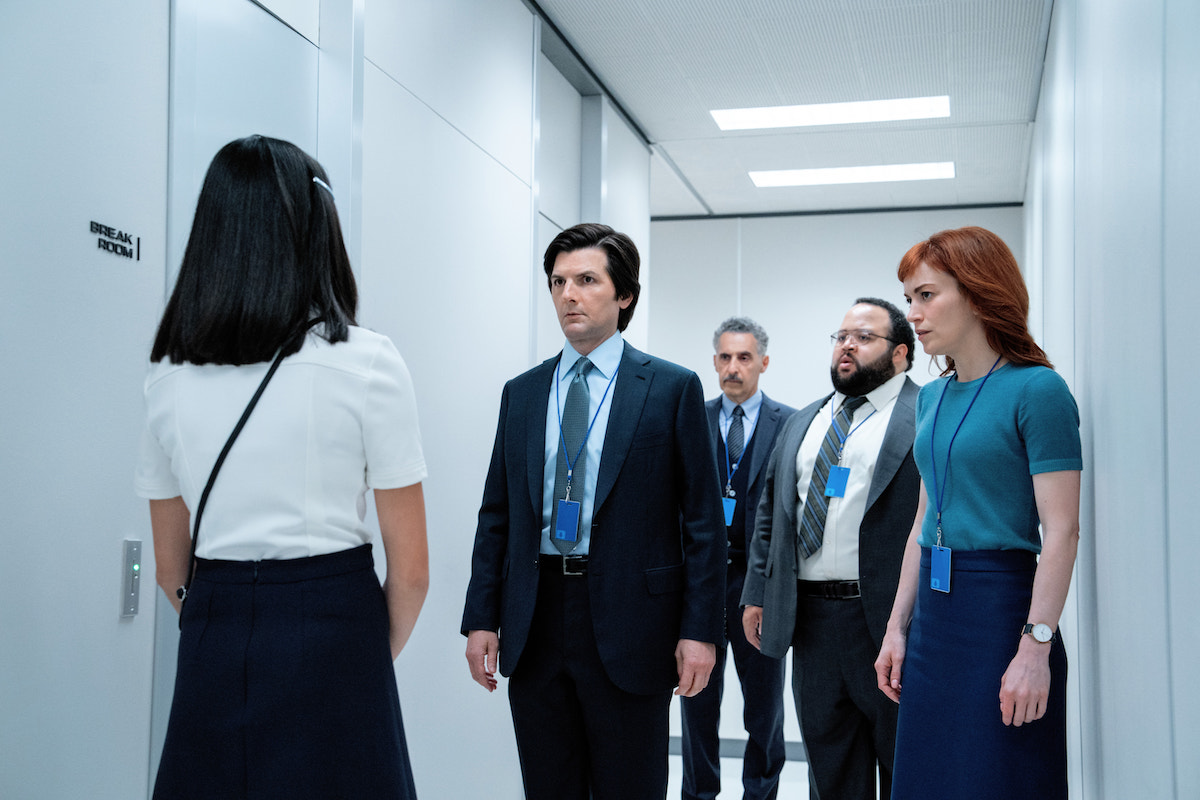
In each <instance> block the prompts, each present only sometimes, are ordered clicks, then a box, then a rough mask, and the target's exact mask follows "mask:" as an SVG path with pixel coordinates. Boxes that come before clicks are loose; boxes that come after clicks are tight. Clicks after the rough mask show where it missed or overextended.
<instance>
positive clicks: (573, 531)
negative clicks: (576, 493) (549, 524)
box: [554, 500, 579, 542]
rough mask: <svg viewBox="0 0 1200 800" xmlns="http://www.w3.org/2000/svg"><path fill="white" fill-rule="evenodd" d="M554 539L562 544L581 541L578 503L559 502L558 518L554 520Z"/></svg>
mask: <svg viewBox="0 0 1200 800" xmlns="http://www.w3.org/2000/svg"><path fill="white" fill-rule="evenodd" d="M554 538H555V539H558V540H559V541H560V542H578V541H579V503H578V502H577V501H575V500H559V501H558V516H557V517H555V520H554Z"/></svg>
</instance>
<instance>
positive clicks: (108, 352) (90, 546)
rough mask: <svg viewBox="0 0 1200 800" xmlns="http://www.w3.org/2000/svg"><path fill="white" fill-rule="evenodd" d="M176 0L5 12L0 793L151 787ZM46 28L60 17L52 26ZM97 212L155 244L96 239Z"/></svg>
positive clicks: (107, 794)
mask: <svg viewBox="0 0 1200 800" xmlns="http://www.w3.org/2000/svg"><path fill="white" fill-rule="evenodd" d="M167 29H168V9H167V6H166V4H164V3H161V2H152V1H151V0H130V2H121V3H116V2H111V3H95V2H91V0H45V2H38V3H8V4H5V8H4V25H3V26H0V108H3V109H4V110H3V112H2V113H0V152H3V154H4V156H3V158H0V187H3V190H2V191H0V219H3V220H4V229H5V236H4V242H5V245H4V251H5V254H4V259H3V275H4V281H3V289H0V341H2V342H3V347H2V348H0V374H3V375H4V389H3V399H2V400H0V407H2V412H0V442H3V453H4V454H3V457H2V458H0V612H2V613H0V797H5V798H22V799H23V800H24V799H26V798H28V799H29V800H39V799H40V798H47V800H57V799H58V798H64V797H89V798H114V799H115V800H127V799H128V798H131V797H139V796H143V795H145V793H146V790H147V770H146V763H147V754H148V752H149V738H150V730H149V729H150V726H149V720H150V676H151V659H152V652H153V635H154V624H153V623H154V603H153V595H152V592H153V590H154V587H153V583H154V577H153V576H154V572H153V569H152V568H151V565H152V563H153V562H152V561H150V560H149V559H147V561H146V562H144V563H145V565H146V570H145V574H144V577H143V578H142V587H141V597H140V600H141V603H140V607H141V613H140V614H139V615H138V616H136V617H133V618H131V619H121V617H120V608H121V586H122V582H121V578H122V540H124V539H126V538H129V539H140V540H142V544H143V553H144V554H148V553H149V550H150V546H151V543H150V536H149V530H148V525H147V524H146V522H147V517H146V507H145V503H144V502H143V501H140V500H138V499H137V498H135V497H134V496H133V490H132V477H133V464H134V461H135V458H136V454H137V445H138V436H139V433H140V431H141V425H142V405H141V384H142V377H143V376H144V374H145V362H146V357H147V354H148V352H149V348H150V340H151V337H152V335H153V332H154V325H155V322H156V317H157V314H158V309H159V303H160V302H161V298H162V291H163V278H164V275H163V272H164V252H165V250H166V244H165V211H164V209H165V200H166V185H167V175H166V167H167V63H168V50H167ZM48 32H53V35H49V33H48ZM92 221H97V222H100V223H103V224H107V225H110V226H112V227H114V228H118V229H120V230H123V231H126V232H129V233H131V234H132V235H133V237H134V239H135V241H134V245H135V247H136V245H137V244H139V242H138V241H137V240H140V259H137V258H133V259H126V258H123V257H120V256H117V255H114V254H112V253H108V252H105V251H104V250H100V249H98V247H97V239H98V237H97V235H96V234H93V233H91V232H90V223H91V222H92Z"/></svg>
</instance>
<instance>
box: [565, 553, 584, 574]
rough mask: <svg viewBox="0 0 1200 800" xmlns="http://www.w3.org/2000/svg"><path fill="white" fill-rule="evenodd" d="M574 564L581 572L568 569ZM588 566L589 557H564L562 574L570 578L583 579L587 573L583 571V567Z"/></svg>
mask: <svg viewBox="0 0 1200 800" xmlns="http://www.w3.org/2000/svg"><path fill="white" fill-rule="evenodd" d="M571 563H574V564H576V565H577V567H578V569H579V572H575V571H574V570H571V569H569V568H568V565H569V564H571ZM584 564H587V556H563V557H562V574H563V575H566V576H567V577H570V578H582V577H583V576H584V575H586V574H587V572H585V571H583V565H584Z"/></svg>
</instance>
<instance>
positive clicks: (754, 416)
mask: <svg viewBox="0 0 1200 800" xmlns="http://www.w3.org/2000/svg"><path fill="white" fill-rule="evenodd" d="M762 399H763V393H762V390H761V389H759V390H758V391H757V392H755V393H754V396H753V397H751V398H750V399H749V400H747V401H746V402H744V403H742V404H741V406H742V413H743V414H745V415H746V416H744V417H742V434H743V435H742V446H743V448H745V447H749V446H750V437H751V436H753V435H754V426H755V425H757V424H758V412H759V411H761V410H762ZM737 405H738V404H737V403H735V402H733V401H732V400H730V399H729V396H728V395H725V394H723V395H721V413H720V414H718V415H717V424H718V425H719V426H720V428H721V441H722V442H728V441H729V425H730V423H731V422H733V409H734V408H736V407H737Z"/></svg>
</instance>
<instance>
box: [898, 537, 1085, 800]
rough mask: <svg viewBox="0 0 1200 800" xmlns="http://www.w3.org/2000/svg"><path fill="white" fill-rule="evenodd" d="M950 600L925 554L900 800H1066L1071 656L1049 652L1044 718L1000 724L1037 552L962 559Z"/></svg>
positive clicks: (902, 730) (909, 663) (905, 677)
mask: <svg viewBox="0 0 1200 800" xmlns="http://www.w3.org/2000/svg"><path fill="white" fill-rule="evenodd" d="M951 560H952V567H953V572H952V575H951V580H950V588H951V591H950V593H949V594H943V593H941V592H935V591H933V590H932V589H930V588H929V549H928V548H922V550H921V575H920V579H919V580H920V583H919V587H918V592H917V602H916V608H915V610H914V615H913V620H912V625H911V627H910V628H909V634H908V649H907V653H906V655H905V660H904V665H903V670H902V672H901V685H902V691H901V694H900V719H899V723H898V727H897V731H896V761H895V769H894V773H893V782H892V798H893V800H915V798H922V800H937V799H939V798H941V799H943V800H960V799H961V800H966V799H967V798H970V800H988V799H989V798H995V800H1012V799H1013V798H1035V797H1036V798H1039V800H1057V799H1058V798H1062V799H1063V800H1065V799H1066V797H1067V729H1066V684H1067V656H1066V651H1065V650H1064V648H1063V645H1062V641H1061V637H1058V636H1056V637H1055V639H1054V643H1053V644H1052V645H1051V652H1050V697H1049V700H1048V708H1047V710H1046V714H1045V716H1043V717H1042V718H1041V719H1039V720H1037V721H1036V722H1032V723H1026V724H1024V725H1021V726H1020V727H1011V726H1010V727H1006V726H1005V725H1004V723H1003V721H1002V720H1001V717H1000V678H1001V676H1003V675H1004V671H1005V670H1006V669H1008V664H1009V662H1010V661H1011V660H1012V658H1013V656H1015V655H1016V653H1017V646H1018V644H1020V636H1021V628H1022V626H1024V624H1025V622H1026V618H1027V616H1028V614H1029V601H1030V596H1031V593H1032V590H1033V574H1034V570H1035V569H1036V567H1037V559H1036V557H1035V556H1034V554H1033V553H1030V552H1027V551H1013V550H989V551H974V552H972V551H958V550H956V551H954V553H953V556H952V559H951Z"/></svg>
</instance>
